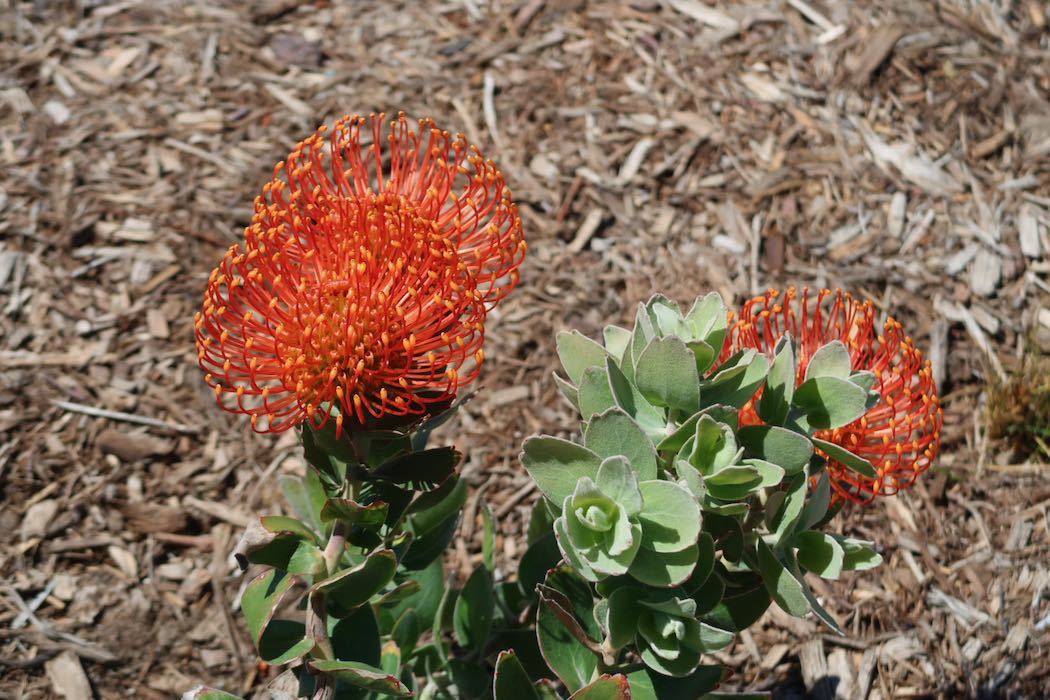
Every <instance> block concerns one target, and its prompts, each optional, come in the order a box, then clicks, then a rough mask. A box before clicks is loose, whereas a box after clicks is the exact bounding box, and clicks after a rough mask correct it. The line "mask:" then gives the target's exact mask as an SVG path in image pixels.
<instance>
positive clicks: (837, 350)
mask: <svg viewBox="0 0 1050 700" xmlns="http://www.w3.org/2000/svg"><path fill="white" fill-rule="evenodd" d="M851 364H852V363H851V361H850V356H849V350H847V349H846V346H845V345H843V343H842V341H841V340H833V341H831V342H830V343H827V344H825V345H821V346H820V347H819V348H817V351H816V352H815V353H813V355H812V357H810V358H809V364H808V365H807V366H806V376H805V379H806V380H807V381H808V380H810V379H812V378H814V377H835V378H836V379H848V378H849V373H850V368H851Z"/></svg>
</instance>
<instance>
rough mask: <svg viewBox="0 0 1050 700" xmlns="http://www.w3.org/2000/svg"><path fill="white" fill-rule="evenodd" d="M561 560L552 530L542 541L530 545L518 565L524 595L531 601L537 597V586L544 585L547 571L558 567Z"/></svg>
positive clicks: (519, 579)
mask: <svg viewBox="0 0 1050 700" xmlns="http://www.w3.org/2000/svg"><path fill="white" fill-rule="evenodd" d="M560 560H561V551H560V550H559V549H558V541H557V540H556V539H555V537H554V533H553V532H552V531H550V530H548V531H547V533H546V534H545V535H544V536H543V537H541V538H540V539H538V540H536V541H535V542H533V543H532V544H531V545H529V548H528V549H526V550H525V554H524V555H522V557H521V563H520V564H519V565H518V582H519V584H520V585H521V590H522V593H523V594H524V595H525V596H527V597H528V598H529V599H532V598H533V596H535V591H536V584H538V583H542V582H543V579H544V578H545V577H546V576H547V571H549V570H550V569H552V568H553V567H555V566H557V564H558V562H559V561H560Z"/></svg>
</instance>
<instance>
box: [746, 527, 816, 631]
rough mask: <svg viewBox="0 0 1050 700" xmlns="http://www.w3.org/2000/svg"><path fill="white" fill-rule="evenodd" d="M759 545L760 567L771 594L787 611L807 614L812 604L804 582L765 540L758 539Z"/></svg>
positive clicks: (796, 615)
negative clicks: (807, 598) (804, 587)
mask: <svg viewBox="0 0 1050 700" xmlns="http://www.w3.org/2000/svg"><path fill="white" fill-rule="evenodd" d="M757 546H758V568H759V571H761V572H762V582H763V583H764V584H765V586H766V590H767V591H769V595H770V596H772V598H773V600H775V601H776V603H777V605H779V606H780V607H781V608H782V609H783V610H784V611H785V612H787V613H789V614H791V615H794V616H795V617H803V616H805V614H806V613H808V612H809V610H810V606H809V601H808V600H806V594H805V591H804V590H803V586H802V582H801V581H799V580H798V579H797V578H795V576H794V575H793V574H792V573H791V572H790V571H788V570H787V569H786V568H785V567H784V565H783V564H782V563H781V562H780V560H779V559H777V556H776V555H775V554H773V550H771V549H770V548H769V546H768V545H766V543H765V542H763V541H762V540H758V542H757Z"/></svg>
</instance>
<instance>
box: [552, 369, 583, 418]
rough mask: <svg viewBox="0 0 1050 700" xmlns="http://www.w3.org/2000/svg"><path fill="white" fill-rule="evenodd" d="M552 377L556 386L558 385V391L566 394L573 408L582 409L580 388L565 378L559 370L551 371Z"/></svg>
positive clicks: (563, 394)
mask: <svg viewBox="0 0 1050 700" xmlns="http://www.w3.org/2000/svg"><path fill="white" fill-rule="evenodd" d="M551 377H553V378H554V386H556V387H558V391H560V392H561V395H562V396H564V397H565V398H566V399H567V400H568V402H569V403H570V404H572V406H573V408H575V409H576V410H577V411H578V410H580V390H579V389H577V388H576V386H575V385H574V384H573V383H572V382H570V381H569V380H567V379H564V378H563V377H562V376H561V375H559V374H558V373H557V372H551Z"/></svg>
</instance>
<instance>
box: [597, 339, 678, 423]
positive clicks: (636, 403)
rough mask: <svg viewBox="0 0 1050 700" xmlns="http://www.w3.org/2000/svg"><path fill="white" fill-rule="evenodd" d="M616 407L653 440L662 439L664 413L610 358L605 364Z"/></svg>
mask: <svg viewBox="0 0 1050 700" xmlns="http://www.w3.org/2000/svg"><path fill="white" fill-rule="evenodd" d="M605 370H606V372H607V373H608V375H609V387H610V388H611V389H612V393H613V398H614V399H615V400H616V405H617V406H619V407H620V408H622V409H623V410H624V412H625V413H627V415H629V416H630V417H631V418H634V419H635V421H637V422H638V425H640V426H641V427H642V430H644V431H645V432H646V434H647V435H649V437H650V438H651V439H662V438H663V436H664V434H665V433H664V431H665V429H666V427H667V421H666V418H665V416H664V412H663V411H662V410H660V409H659V408H657V407H655V406H653V405H652V404H651V403H649V401H648V400H646V398H645V397H644V396H642V392H641V391H639V389H638V387H636V386H635V385H634V384H633V383H632V382H631V381H630V380H628V378H627V375H626V374H625V373H624V372H623V371H621V370H620V368H619V367H617V366H616V364H615V363H614V362H613V361H612V358H610V359H609V360H608V361H607V362H606V364H605Z"/></svg>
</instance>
